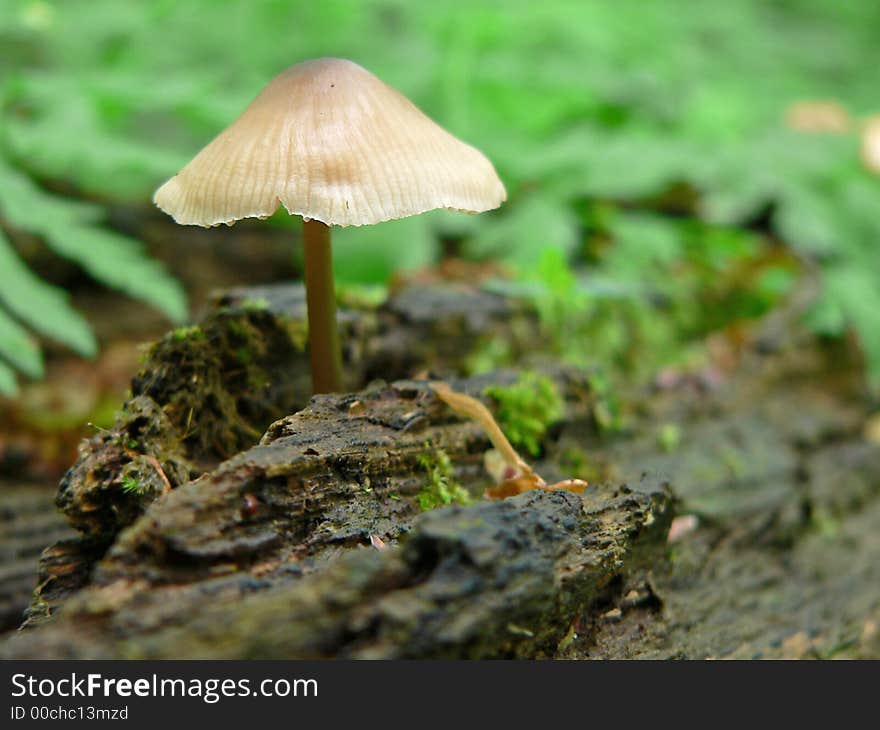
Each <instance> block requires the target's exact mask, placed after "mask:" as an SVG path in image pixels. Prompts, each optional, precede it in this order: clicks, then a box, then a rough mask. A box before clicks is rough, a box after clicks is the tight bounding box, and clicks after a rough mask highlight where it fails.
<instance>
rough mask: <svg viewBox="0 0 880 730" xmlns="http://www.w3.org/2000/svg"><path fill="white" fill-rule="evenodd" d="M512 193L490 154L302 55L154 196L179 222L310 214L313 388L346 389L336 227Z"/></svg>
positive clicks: (360, 77) (369, 80)
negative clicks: (280, 208)
mask: <svg viewBox="0 0 880 730" xmlns="http://www.w3.org/2000/svg"><path fill="white" fill-rule="evenodd" d="M505 199H506V192H505V189H504V185H503V184H502V183H501V180H500V179H499V178H498V175H497V174H496V172H495V169H494V168H493V166H492V163H491V162H489V160H488V159H486V157H485V156H484V155H483V154H482V153H481V152H479V151H478V150H477V149H475V148H473V147H471V146H470V145H467V144H465V143H464V142H462V141H460V140H458V139H456V138H455V137H453V136H452V135H451V134H449V133H448V132H446V131H445V130H444V129H442V128H441V127H440V126H438V125H437V124H436V123H435V122H433V121H432V120H431V119H429V118H428V117H427V116H425V114H423V113H422V112H421V111H420V110H419V109H418V108H417V107H416V106H415V105H414V104H413V103H412V102H410V101H409V100H408V99H407V98H406V97H404V96H403V95H402V94H400V93H399V92H397V91H395V90H394V89H392V88H391V87H390V86H387V85H386V84H384V83H383V82H382V81H380V80H379V79H378V78H376V77H375V76H374V75H373V74H371V73H369V72H368V71H366V70H365V69H363V68H362V67H361V66H359V65H357V64H356V63H353V62H352V61H347V60H344V59H339V58H321V59H317V60H313V61H305V62H303V63H299V64H297V65H295V66H292V67H291V68H289V69H287V70H286V71H284V72H283V73H281V74H280V75H278V76H276V77H275V78H274V79H273V80H272V81H271V82H270V83H269V85H268V86H266V88H265V89H263V91H262V92H260V94H259V95H258V96H257V98H256V99H254V101H253V102H251V104H250V105H249V106H248V107H247V108H246V109H245V110H244V112H243V113H242V114H241V116H240V117H238V119H236V120H235V121H234V122H233V123H232V124H231V125H230V126H229V127H227V128H226V130H224V131H223V132H221V133H220V135H219V136H217V137H216V138H215V139H214V140H213V141H212V142H211V143H209V144H208V146H207V147H205V148H204V149H203V150H202V151H201V152H199V153H198V154H197V155H196V156H195V158H193V160H192V161H191V162H190V163H189V164H188V165H187V166H186V167H184V168H183V169H182V170H181V171H180V172H179V173H178V174H177V175H175V176H174V177H173V178H171V179H170V180H168V181H167V182H166V183H165V184H164V185H162V186H161V187H160V188H159V189H158V190H157V191H156V193H155V195H154V197H153V202H155V204H156V205H157V206H159V208H161V209H162V210H163V211H165V212H166V213H168V214H169V215H171V216H172V217H173V218H174V220H175V221H176V222H177V223H180V224H184V225H198V226H204V227H209V226H216V225H219V224H221V223H225V224H227V225H232V224H233V223H235V222H236V221H238V220H240V219H242V218H266V217H268V216H270V215H272V214H273V213H274V212H275V211H276V210H277V209H278V206H279V204H280V205H283V206H284V207H285V208H286V210H287V212H288V213H290V214H291V215H298V216H301V217H302V219H303V243H304V260H305V285H306V302H307V307H308V323H309V351H310V360H311V367H312V385H313V389H314V391H315V392H316V393H321V392H331V391H338V390H341V389H342V365H341V354H340V346H339V335H338V332H337V325H336V300H335V291H334V285H333V270H332V258H331V250H330V226H362V225H369V224H373V223H379V222H381V221H387V220H392V219H395V218H405V217H407V216H411V215H417V214H419V213H424V212H426V211H429V210H435V209H437V208H446V209H450V210H458V211H464V212H468V213H480V212H483V211H486V210H491V209H493V208H497V207H498V206H500V205H501V203H502V202H504V200H505Z"/></svg>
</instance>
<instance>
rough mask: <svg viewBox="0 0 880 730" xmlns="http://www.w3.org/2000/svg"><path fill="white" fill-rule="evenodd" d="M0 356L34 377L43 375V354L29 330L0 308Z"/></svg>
mask: <svg viewBox="0 0 880 730" xmlns="http://www.w3.org/2000/svg"><path fill="white" fill-rule="evenodd" d="M0 357H2V358H3V359H4V360H5V361H6V362H8V363H9V364H10V365H12V366H13V367H16V368H18V369H19V370H21V371H22V372H23V373H24V374H25V375H29V376H30V377H32V378H41V377H43V355H42V353H41V352H40V348H39V345H37V343H36V341H35V340H34V338H33V337H31V336H30V335H29V334H28V333H27V330H25V329H24V328H23V327H22V326H21V325H20V324H18V322H16V321H15V320H14V319H12V317H10V316H9V315H8V314H6V312H4V311H3V310H0Z"/></svg>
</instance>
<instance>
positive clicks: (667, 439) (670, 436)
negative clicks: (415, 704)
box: [657, 423, 681, 454]
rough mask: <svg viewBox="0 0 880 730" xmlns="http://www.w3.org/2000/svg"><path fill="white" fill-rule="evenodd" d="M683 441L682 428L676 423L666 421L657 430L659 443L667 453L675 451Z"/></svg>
mask: <svg viewBox="0 0 880 730" xmlns="http://www.w3.org/2000/svg"><path fill="white" fill-rule="evenodd" d="M680 443H681V429H680V428H679V427H678V426H676V425H675V424H674V423H664V424H663V425H662V426H660V430H659V431H658V432H657V445H658V446H659V447H660V448H661V449H663V450H664V451H665V452H666V453H667V454H671V453H672V452H673V451H675V450H676V449H677V448H678V446H679V444H680Z"/></svg>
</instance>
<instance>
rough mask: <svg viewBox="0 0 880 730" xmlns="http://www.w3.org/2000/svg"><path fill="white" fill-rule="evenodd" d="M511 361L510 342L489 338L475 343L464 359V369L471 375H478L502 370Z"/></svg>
mask: <svg viewBox="0 0 880 730" xmlns="http://www.w3.org/2000/svg"><path fill="white" fill-rule="evenodd" d="M512 361H513V353H512V352H511V343H510V341H509V340H507V339H505V338H503V337H490V338H484V339H482V340H480V341H478V342H477V344H476V346H475V347H474V349H473V351H472V352H471V353H470V354H469V355H468V356H467V358H465V363H464V369H465V372H467V373H469V374H471V375H479V374H480V373H488V372H491V371H492V370H497V369H499V368H502V367H504V366H506V365H509V364H510V363H511V362H512Z"/></svg>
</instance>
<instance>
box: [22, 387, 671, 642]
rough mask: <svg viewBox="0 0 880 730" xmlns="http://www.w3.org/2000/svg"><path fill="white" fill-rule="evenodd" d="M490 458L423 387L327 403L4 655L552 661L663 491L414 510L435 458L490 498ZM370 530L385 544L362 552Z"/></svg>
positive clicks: (649, 529)
mask: <svg viewBox="0 0 880 730" xmlns="http://www.w3.org/2000/svg"><path fill="white" fill-rule="evenodd" d="M484 382H486V381H479V380H478V381H476V382H472V383H470V386H471V388H472V389H473V388H475V389H477V390H479V388H480V387H481V385H482V384H483V383H484ZM493 382H496V381H493ZM460 387H462V388H463V389H466V384H464V383H462V384H460ZM573 412H575V413H576V412H577V408H576V407H575V408H574V409H573ZM574 420H575V419H572V422H574ZM488 447H489V443H488V441H487V439H486V437H485V436H484V435H483V433H482V432H481V431H480V430H479V429H478V427H477V426H475V425H474V424H472V423H469V422H462V421H461V420H459V419H457V418H456V417H455V416H454V415H452V414H451V413H450V412H449V411H448V409H447V408H446V407H445V406H444V405H443V404H442V402H440V401H439V400H437V399H436V398H435V396H434V395H433V393H432V391H430V389H429V388H428V387H427V385H426V384H425V383H424V382H421V383H418V382H401V383H398V384H396V385H394V386H391V387H387V386H381V387H376V388H373V389H371V390H368V391H365V392H362V393H358V394H349V395H325V396H319V397H316V398H315V399H313V401H312V403H311V405H310V406H309V407H307V408H306V409H304V410H303V411H301V412H299V413H297V414H295V415H293V416H290V417H288V418H286V419H284V420H282V421H279V422H278V423H276V424H274V425H273V426H272V427H271V428H270V429H269V431H268V432H267V434H266V436H265V437H264V438H263V440H262V442H261V443H260V444H259V445H257V446H255V447H253V448H251V449H249V450H248V451H245V452H243V453H242V454H239V455H238V456H236V457H235V458H233V459H231V460H229V461H227V462H225V463H224V464H222V465H220V466H219V467H218V468H217V469H216V470H214V471H213V472H210V473H208V474H206V475H204V476H203V477H201V478H200V479H197V480H195V481H193V482H191V483H189V484H186V485H184V486H182V487H180V488H178V489H175V490H173V491H172V492H170V493H169V494H167V495H166V496H164V497H162V498H160V499H158V500H157V501H155V502H154V503H153V504H152V505H151V506H150V507H149V508H148V509H147V511H146V513H145V514H144V515H143V516H142V517H140V518H138V519H137V520H136V521H135V522H134V524H133V525H131V526H130V527H129V528H127V529H125V530H124V531H122V532H121V533H120V534H119V536H118V537H117V539H116V541H115V542H114V544H113V545H112V547H111V548H110V550H109V551H108V553H107V554H106V556H105V557H104V558H103V559H102V560H101V561H100V562H99V563H98V564H97V566H96V568H95V570H94V572H93V575H92V578H91V581H90V583H89V584H88V585H87V586H86V587H85V588H83V589H82V590H81V591H80V592H79V593H77V594H76V595H75V596H74V597H73V598H71V599H69V600H68V601H67V603H66V604H64V606H63V610H62V613H61V616H60V618H59V619H57V621H55V622H53V624H52V625H49V626H47V627H45V628H42V629H38V630H35V631H30V632H25V633H24V634H23V635H21V636H20V637H18V638H17V639H15V640H13V641H12V642H10V644H9V646H8V649H7V651H8V653H9V655H14V656H76V657H90V656H125V657H134V656H156V657H158V656H163V657H172V656H225V657H234V656H239V657H240V656H274V657H281V656H331V655H334V656H340V655H356V656H413V657H414V656H519V655H536V654H539V653H548V652H552V651H553V650H554V649H555V647H556V646H557V644H558V643H559V641H561V640H562V639H563V638H564V637H565V635H566V634H567V632H568V631H569V630H570V628H571V625H572V622H573V620H574V619H575V617H576V616H577V615H578V614H579V613H580V612H582V611H585V610H586V609H587V608H588V607H589V606H590V605H592V604H595V603H596V602H597V601H599V600H601V599H602V598H603V596H604V595H605V592H606V590H607V589H608V588H609V586H610V585H611V584H612V583H614V581H618V582H619V581H620V580H621V579H622V576H623V575H624V574H625V573H627V572H628V571H630V570H631V569H632V568H633V566H634V565H635V563H634V561H635V559H636V557H637V556H638V555H640V554H641V551H642V549H643V548H650V549H652V550H654V551H655V553H657V554H656V555H655V558H659V556H660V554H662V552H663V550H664V545H663V542H664V537H665V533H666V529H667V527H668V520H669V518H670V515H671V510H670V509H669V501H668V493H667V492H666V490H665V489H664V488H663V487H662V486H661V485H660V484H658V483H656V482H644V483H641V484H639V485H637V486H636V487H635V488H633V489H630V488H628V487H609V486H605V487H596V488H592V489H590V490H588V493H587V494H586V495H584V497H583V498H581V497H579V496H575V495H573V494H570V493H567V492H558V493H544V492H532V493H528V494H526V495H523V496H522V497H519V498H515V499H511V500H506V501H503V502H494V503H490V502H483V503H479V504H476V505H474V506H471V507H449V508H443V509H438V510H436V511H432V512H429V513H425V514H420V511H419V508H418V506H417V504H418V501H417V495H418V493H419V492H420V491H421V490H422V489H424V488H425V485H426V482H427V481H428V480H429V475H428V473H427V471H426V469H425V466H424V464H423V460H424V458H425V457H426V456H428V457H429V458H430V457H431V455H433V454H437V453H439V452H442V453H443V454H445V455H446V456H448V458H449V459H450V462H451V464H452V465H454V478H456V479H457V480H458V481H460V482H461V483H462V484H463V485H464V486H465V487H469V488H470V489H471V490H472V491H473V492H475V493H479V492H480V491H481V489H482V488H483V487H485V486H487V484H488V483H489V482H488V478H487V477H486V475H485V474H484V471H483V468H482V455H483V453H484V452H485V451H486V449H487V448H488ZM371 535H376V536H378V537H380V538H381V539H382V540H383V541H385V542H386V543H387V544H388V545H390V546H391V547H390V549H388V550H387V551H379V550H377V549H374V548H363V547H362V546H364V545H368V544H369V542H370V536H371ZM398 541H401V542H402V546H397V545H396V543H397V542H398ZM281 606H286V607H287V608H286V609H285V610H284V611H283V616H279V615H278V612H279V608H280V607H281ZM273 617H274V618H273ZM257 626H262V627H263V628H261V629H260V630H258V631H255V627H257ZM221 639H222V640H221ZM282 639H283V640H282Z"/></svg>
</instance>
